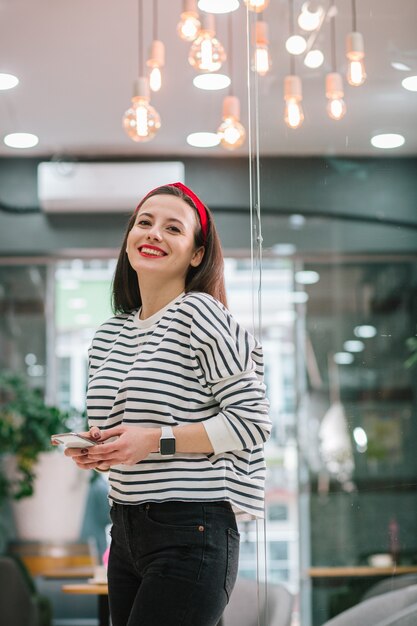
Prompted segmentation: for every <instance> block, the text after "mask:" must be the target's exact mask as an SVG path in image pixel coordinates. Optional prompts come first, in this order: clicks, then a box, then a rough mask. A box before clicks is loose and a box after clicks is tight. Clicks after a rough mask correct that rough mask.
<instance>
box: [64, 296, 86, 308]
mask: <svg viewBox="0 0 417 626" xmlns="http://www.w3.org/2000/svg"><path fill="white" fill-rule="evenodd" d="M86 306H87V301H86V299H85V298H70V299H69V300H68V308H70V309H74V310H77V309H84V308H85V307H86Z"/></svg>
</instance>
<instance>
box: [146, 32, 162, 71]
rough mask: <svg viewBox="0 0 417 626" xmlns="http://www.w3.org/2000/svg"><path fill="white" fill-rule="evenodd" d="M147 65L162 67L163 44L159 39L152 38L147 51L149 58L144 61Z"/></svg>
mask: <svg viewBox="0 0 417 626" xmlns="http://www.w3.org/2000/svg"><path fill="white" fill-rule="evenodd" d="M146 65H148V67H155V66H156V67H164V65H165V46H164V44H163V42H162V41H159V39H154V40H153V42H152V44H151V49H150V52H149V59H148V60H147V62H146Z"/></svg>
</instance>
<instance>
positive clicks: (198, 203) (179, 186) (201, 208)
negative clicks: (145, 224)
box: [136, 183, 208, 242]
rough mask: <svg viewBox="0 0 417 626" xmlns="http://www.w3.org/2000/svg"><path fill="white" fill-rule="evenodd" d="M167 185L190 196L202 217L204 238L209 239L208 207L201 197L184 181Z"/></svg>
mask: <svg viewBox="0 0 417 626" xmlns="http://www.w3.org/2000/svg"><path fill="white" fill-rule="evenodd" d="M167 186H168V187H177V189H181V191H182V192H183V194H184V195H186V196H187V197H188V198H190V200H192V202H193V204H194V206H195V208H196V209H197V212H198V216H199V218H200V224H201V230H202V231H203V238H204V242H205V241H206V239H207V227H208V219H207V211H206V207H205V206H204V204H203V203H202V202H201V200H200V198H199V197H198V196H197V195H196V194H195V193H194V191H192V190H191V189H190V188H189V187H187V186H186V185H183V184H182V183H169V184H168V185H167ZM157 189H159V187H156V188H155V189H152V190H151V191H149V193H147V194H146V196H145V197H144V199H143V200H142V202H144V201H145V200H146V198H147V197H148V196H149V194H151V193H153V192H154V191H156V190H157ZM142 202H141V203H140V204H142ZM138 208H139V207H138ZM138 208H137V209H136V211H137V210H138Z"/></svg>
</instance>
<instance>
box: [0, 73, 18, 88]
mask: <svg viewBox="0 0 417 626" xmlns="http://www.w3.org/2000/svg"><path fill="white" fill-rule="evenodd" d="M18 84H19V79H18V78H17V76H13V74H0V91H2V90H6V89H13V87H16V85H18Z"/></svg>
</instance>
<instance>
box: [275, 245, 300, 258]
mask: <svg viewBox="0 0 417 626" xmlns="http://www.w3.org/2000/svg"><path fill="white" fill-rule="evenodd" d="M271 250H272V252H273V253H274V254H276V255H277V256H291V255H292V254H295V253H296V251H297V247H296V246H295V245H294V244H293V243H276V244H275V245H274V246H272V248H271Z"/></svg>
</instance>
